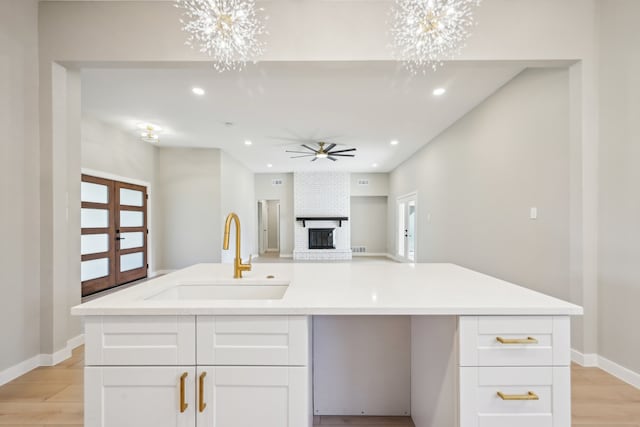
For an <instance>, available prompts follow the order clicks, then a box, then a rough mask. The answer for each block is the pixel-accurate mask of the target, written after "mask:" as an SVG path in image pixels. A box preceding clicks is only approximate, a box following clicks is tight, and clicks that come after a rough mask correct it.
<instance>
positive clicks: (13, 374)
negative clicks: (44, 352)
mask: <svg viewBox="0 0 640 427" xmlns="http://www.w3.org/2000/svg"><path fill="white" fill-rule="evenodd" d="M40 360H41V355H40V354H36V355H35V356H33V357H31V358H29V359H27V360H25V361H23V362H20V363H18V364H17V365H13V366H11V367H9V368H7V369H5V370H4V371H2V372H0V385H4V384H6V383H8V382H9V381H13V380H15V379H16V378H18V377H20V376H22V375H24V374H26V373H27V372H29V371H31V370H33V369H35V368H37V367H38V366H40Z"/></svg>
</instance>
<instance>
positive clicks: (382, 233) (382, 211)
mask: <svg viewBox="0 0 640 427" xmlns="http://www.w3.org/2000/svg"><path fill="white" fill-rule="evenodd" d="M350 222H351V247H352V248H353V247H355V246H364V247H366V248H367V253H374V254H386V253H387V227H388V222H387V197H386V196H360V197H353V196H352V197H351V218H350ZM354 255H357V253H355V254H354Z"/></svg>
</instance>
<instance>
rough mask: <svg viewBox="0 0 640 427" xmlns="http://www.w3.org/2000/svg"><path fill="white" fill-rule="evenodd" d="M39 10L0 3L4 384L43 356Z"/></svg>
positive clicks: (0, 354) (17, 2)
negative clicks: (12, 370)
mask: <svg viewBox="0 0 640 427" xmlns="http://www.w3.org/2000/svg"><path fill="white" fill-rule="evenodd" d="M37 3H38V2H37V1H35V0H33V1H25V0H12V1H2V2H0V199H2V203H1V204H0V222H1V223H2V224H4V225H5V226H4V230H3V237H2V239H1V241H0V292H1V296H0V342H2V343H3V344H2V351H0V383H1V382H2V380H3V379H5V375H4V372H3V371H4V370H5V369H7V368H9V367H11V366H13V365H16V364H18V363H19V362H22V361H24V360H27V359H29V358H31V357H33V356H36V355H37V354H39V353H40V270H39V268H38V265H39V264H40V229H39V227H38V221H39V216H40V210H39V209H40V205H39V197H40V190H39V179H40V178H39V176H40V164H39V140H38V134H39V132H38V69H37V64H38V36H37V28H38V4H37ZM7 375H8V374H7Z"/></svg>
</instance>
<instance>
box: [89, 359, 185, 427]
mask: <svg viewBox="0 0 640 427" xmlns="http://www.w3.org/2000/svg"><path fill="white" fill-rule="evenodd" d="M185 374H186V375H185ZM195 377H196V368H195V367H193V366H191V367H182V366H171V367H168V366H164V367H149V366H145V367H87V368H85V408H84V411H85V426H87V427H147V426H148V427H193V426H195V417H196V407H195V404H194V403H193V402H194V397H195ZM181 383H182V385H181ZM181 390H184V395H183V396H181ZM181 402H184V403H185V404H186V405H187V406H186V407H184V406H183V407H181Z"/></svg>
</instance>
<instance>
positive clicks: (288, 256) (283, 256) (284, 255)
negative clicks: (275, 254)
mask: <svg viewBox="0 0 640 427" xmlns="http://www.w3.org/2000/svg"><path fill="white" fill-rule="evenodd" d="M280 258H293V254H280Z"/></svg>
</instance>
